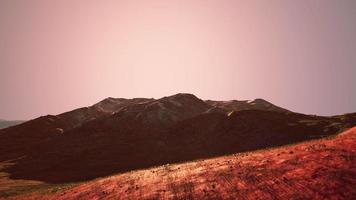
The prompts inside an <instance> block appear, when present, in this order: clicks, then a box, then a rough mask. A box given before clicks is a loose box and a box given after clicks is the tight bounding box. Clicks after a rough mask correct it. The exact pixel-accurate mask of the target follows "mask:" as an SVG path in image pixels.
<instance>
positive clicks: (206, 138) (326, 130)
mask: <svg viewBox="0 0 356 200" xmlns="http://www.w3.org/2000/svg"><path fill="white" fill-rule="evenodd" d="M354 125H356V114H355V113H353V114H348V115H341V116H334V117H318V116H310V115H303V114H298V113H294V112H290V111H288V110H286V109H283V108H280V107H278V106H275V105H273V104H271V103H269V102H267V101H265V100H262V99H256V100H253V101H235V100H234V101H209V100H208V101H203V100H201V99H199V98H197V97H196V96H194V95H191V94H176V95H173V96H168V97H164V98H161V99H146V98H136V99H122V98H118V99H115V98H107V99H105V100H103V101H101V102H99V103H97V104H95V105H93V106H90V107H86V108H80V109H77V110H73V111H70V112H67V113H63V114H60V115H56V116H51V115H50V116H44V117H40V118H37V119H34V120H31V121H28V122H26V123H23V124H21V125H18V126H14V127H11V128H7V129H3V130H0V143H1V144H2V145H1V146H0V162H1V161H6V160H16V161H15V163H14V165H12V166H11V167H8V168H5V169H3V171H5V172H7V173H9V174H11V178H14V179H31V180H41V181H45V182H50V183H63V182H69V181H83V180H88V179H93V178H96V177H100V176H106V175H110V174H113V173H117V172H125V171H129V170H133V169H140V168H146V167H151V166H156V165H162V164H167V163H176V162H184V161H188V160H194V159H200V158H208V157H213V156H219V155H225V154H230V153H237V152H244V151H251V150H256V149H262V148H267V147H274V146H280V145H284V144H290V143H295V142H300V141H304V140H309V139H315V138H321V137H325V136H329V135H333V134H336V133H338V132H340V131H342V130H344V129H346V128H349V127H352V126H354Z"/></svg>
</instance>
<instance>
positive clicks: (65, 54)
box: [0, 0, 356, 119]
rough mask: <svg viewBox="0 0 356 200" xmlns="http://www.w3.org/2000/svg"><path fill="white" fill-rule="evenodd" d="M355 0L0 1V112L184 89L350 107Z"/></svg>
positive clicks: (340, 109)
mask: <svg viewBox="0 0 356 200" xmlns="http://www.w3.org/2000/svg"><path fill="white" fill-rule="evenodd" d="M355 35H356V1H354V0H349V1H346V0H314V1H306V0H298V1H292V0H279V1H277V0H256V1H253V0H246V1H238V0H215V1H211V0H201V1H193V0H186V1H184V0H177V1H170V0H161V1H155V0H152V1H151V0H145V1H143V0H142V1H133V0H130V1H119V0H112V1H109V0H97V1H93V0H81V1H80V0H58V1H55V0H53V1H48V0H0V95H1V96H0V118H6V119H31V118H35V117H38V116H41V115H46V114H59V113H62V112H64V111H68V110H71V109H74V108H77V107H82V106H88V105H91V104H94V103H96V102H98V101H100V100H101V99H103V98H106V97H109V96H111V97H127V98H132V97H154V98H159V97H162V96H168V95H172V94H175V93H178V92H188V93H193V94H195V95H197V96H198V97H200V98H202V99H220V100H229V99H240V100H244V99H255V98H264V99H266V100H268V101H271V102H272V103H274V104H277V105H279V106H282V107H285V108H287V109H290V110H292V111H296V112H303V113H310V114H320V115H332V114H341V113H345V112H355V111H356V89H355V86H356V80H355V76H356V37H355Z"/></svg>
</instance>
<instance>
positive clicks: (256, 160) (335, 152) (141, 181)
mask: <svg viewBox="0 0 356 200" xmlns="http://www.w3.org/2000/svg"><path fill="white" fill-rule="evenodd" d="M355 162H356V127H354V128H352V129H350V130H348V131H346V132H344V133H342V134H340V135H338V136H336V137H333V138H328V139H322V140H315V141H310V142H304V143H301V144H297V145H294V146H287V147H281V148H277V149H271V150H261V151H256V152H251V153H241V154H234V155H230V156H224V157H219V158H214V159H208V160H198V161H194V162H189V163H184V164H175V165H164V166H161V167H156V168H150V169H146V170H138V171H132V172H128V173H124V174H120V175H116V176H111V177H108V178H103V179H98V180H94V181H91V182H88V183H85V184H82V185H80V186H77V187H74V188H72V189H69V190H64V191H60V192H57V193H53V194H46V195H39V194H36V193H33V194H31V195H25V196H17V197H15V199H53V200H68V199H355V198H356V187H355V186H356V164H355Z"/></svg>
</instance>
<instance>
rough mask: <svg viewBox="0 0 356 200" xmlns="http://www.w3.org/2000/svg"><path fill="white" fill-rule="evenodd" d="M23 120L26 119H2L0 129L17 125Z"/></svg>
mask: <svg viewBox="0 0 356 200" xmlns="http://www.w3.org/2000/svg"><path fill="white" fill-rule="evenodd" d="M23 122H25V121H24V120H16V121H7V120H3V119H0V129H3V128H7V127H10V126H15V125H18V124H21V123H23Z"/></svg>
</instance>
